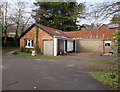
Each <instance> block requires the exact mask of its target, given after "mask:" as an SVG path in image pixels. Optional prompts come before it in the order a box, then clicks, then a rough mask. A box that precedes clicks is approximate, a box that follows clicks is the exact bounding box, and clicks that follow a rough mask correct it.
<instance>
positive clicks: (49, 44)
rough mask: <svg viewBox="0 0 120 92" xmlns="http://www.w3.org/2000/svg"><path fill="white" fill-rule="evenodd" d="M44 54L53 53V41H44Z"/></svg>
mask: <svg viewBox="0 0 120 92" xmlns="http://www.w3.org/2000/svg"><path fill="white" fill-rule="evenodd" d="M44 55H53V41H44Z"/></svg>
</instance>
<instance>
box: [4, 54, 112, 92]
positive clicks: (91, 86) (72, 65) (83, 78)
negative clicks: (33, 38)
mask: <svg viewBox="0 0 120 92" xmlns="http://www.w3.org/2000/svg"><path fill="white" fill-rule="evenodd" d="M96 58H98V59H100V58H106V57H84V56H65V57H52V58H30V57H22V56H18V55H12V54H10V53H7V54H5V55H4V56H3V67H2V68H3V82H2V83H3V90H111V89H110V88H109V87H107V86H105V85H103V84H101V83H99V82H98V81H96V80H95V79H93V78H92V77H91V76H90V74H91V73H92V72H95V71H98V70H95V69H93V68H90V67H86V65H89V62H88V60H90V59H96Z"/></svg>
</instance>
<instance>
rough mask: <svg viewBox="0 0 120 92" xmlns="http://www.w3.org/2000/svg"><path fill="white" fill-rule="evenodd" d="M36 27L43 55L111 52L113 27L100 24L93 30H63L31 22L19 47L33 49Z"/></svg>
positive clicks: (22, 36)
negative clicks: (72, 52)
mask: <svg viewBox="0 0 120 92" xmlns="http://www.w3.org/2000/svg"><path fill="white" fill-rule="evenodd" d="M36 27H38V28H39V33H38V34H39V35H38V45H39V48H40V49H41V53H42V54H44V55H54V56H56V55H58V54H60V53H62V52H63V53H67V52H71V51H74V52H97V53H101V54H103V53H111V52H113V50H112V47H111V46H112V45H114V43H113V41H112V40H110V38H113V37H114V33H115V31H116V29H115V28H108V27H107V26H106V25H102V26H101V27H100V28H99V29H98V30H94V31H88V30H85V31H71V32H63V31H61V30H58V29H54V28H50V27H46V26H43V25H39V24H33V25H32V26H30V27H29V28H28V29H27V30H26V31H25V32H24V33H23V34H22V35H21V36H20V47H25V48H27V49H29V50H30V51H32V50H34V48H35V45H36V44H35V42H36V31H35V30H36Z"/></svg>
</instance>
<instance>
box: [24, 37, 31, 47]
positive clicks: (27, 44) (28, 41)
mask: <svg viewBox="0 0 120 92" xmlns="http://www.w3.org/2000/svg"><path fill="white" fill-rule="evenodd" d="M25 40H26V42H27V43H26V46H25V47H26V48H33V44H32V41H33V39H25ZM29 43H30V46H29Z"/></svg>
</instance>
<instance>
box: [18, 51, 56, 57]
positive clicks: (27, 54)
mask: <svg viewBox="0 0 120 92" xmlns="http://www.w3.org/2000/svg"><path fill="white" fill-rule="evenodd" d="M17 53H18V55H20V56H25V57H45V58H47V57H56V56H47V55H40V54H38V55H36V56H32V55H31V53H25V52H20V51H18V52H17Z"/></svg>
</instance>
